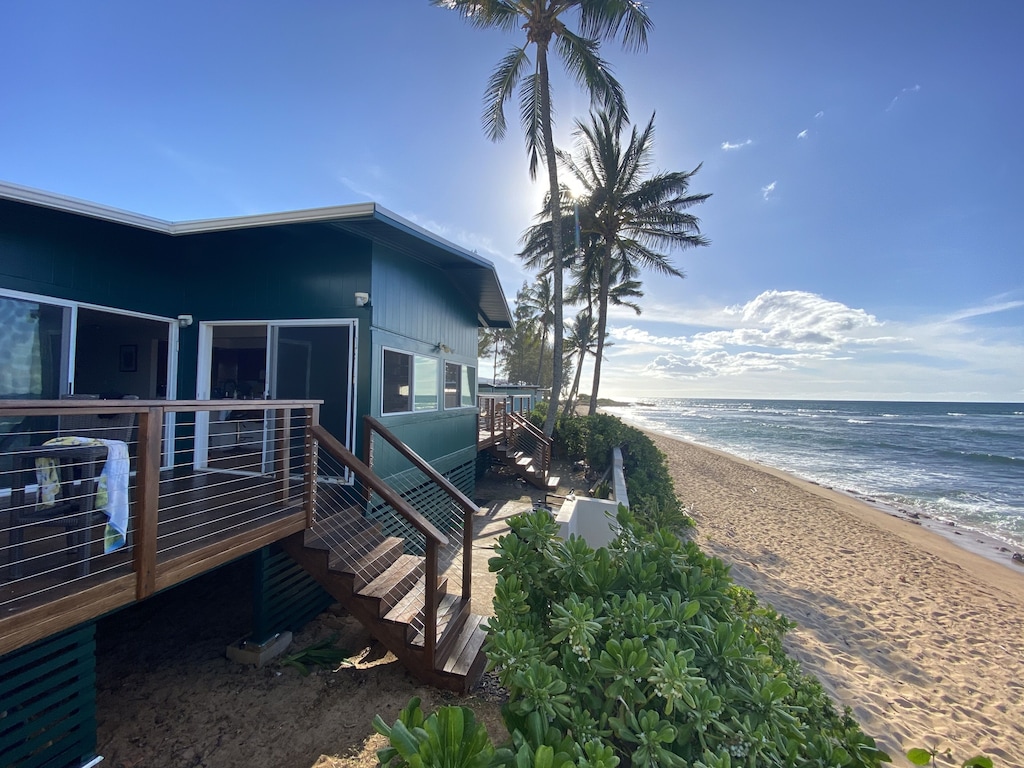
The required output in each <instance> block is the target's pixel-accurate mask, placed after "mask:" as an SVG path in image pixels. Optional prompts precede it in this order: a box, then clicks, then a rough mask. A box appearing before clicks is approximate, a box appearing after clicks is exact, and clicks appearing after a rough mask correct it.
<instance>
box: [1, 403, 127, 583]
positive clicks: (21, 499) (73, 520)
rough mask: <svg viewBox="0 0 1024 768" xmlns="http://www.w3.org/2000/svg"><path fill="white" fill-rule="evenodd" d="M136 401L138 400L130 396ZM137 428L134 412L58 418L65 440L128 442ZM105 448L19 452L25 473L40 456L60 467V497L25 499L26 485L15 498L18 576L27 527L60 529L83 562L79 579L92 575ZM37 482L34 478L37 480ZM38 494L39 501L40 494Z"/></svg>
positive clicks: (14, 570) (14, 560)
mask: <svg viewBox="0 0 1024 768" xmlns="http://www.w3.org/2000/svg"><path fill="white" fill-rule="evenodd" d="M62 399H69V400H70V399H75V400H97V399H98V396H97V395H69V396H66V397H64V398H62ZM125 399H137V398H131V397H130V398H125ZM134 427H135V414H134V413H117V414H93V413H69V414H65V415H61V416H59V417H58V419H57V433H58V435H59V436H60V437H66V436H75V437H87V438H95V439H101V440H120V441H122V442H124V443H129V442H130V440H131V435H132V430H133V429H134ZM106 455H107V449H106V448H105V447H104V446H38V447H35V448H29V449H26V450H24V451H21V452H19V455H18V458H19V460H20V461H21V469H22V470H23V471H29V470H32V471H34V469H35V461H36V459H38V458H49V459H52V460H54V462H55V463H56V468H57V474H58V479H59V481H60V485H61V496H60V497H59V498H57V499H56V500H55V501H54V503H53V505H52V506H48V507H44V506H42V505H40V503H39V499H38V498H37V499H36V502H35V503H34V504H27V503H26V501H25V490H24V486H23V485H22V484H20V483H19V484H18V485H20V486H21V487H20V488H19V489H18V491H17V492H16V493H15V495H14V497H13V498H12V502H13V503H12V505H11V518H10V520H11V529H10V547H11V557H12V562H11V568H12V573H13V575H14V577H15V578H19V577H20V576H21V574H22V569H21V565H22V560H23V557H24V534H25V530H27V529H28V528H61V529H63V530H64V534H65V541H66V545H65V551H68V552H73V553H74V558H75V559H76V560H78V563H79V575H81V576H86V575H88V573H89V561H90V549H91V545H92V531H93V529H94V528H95V529H97V530H100V531H102V530H103V526H102V525H98V523H101V522H103V521H102V520H101V518H102V517H103V515H102V514H101V513H100V512H99V511H97V510H96V508H95V507H96V504H95V502H96V482H97V478H98V477H99V475H100V471H101V470H102V468H103V461H104V460H105V459H106ZM33 480H34V477H33ZM39 493H40V492H39V491H37V497H38V496H39Z"/></svg>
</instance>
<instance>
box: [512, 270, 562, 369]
mask: <svg viewBox="0 0 1024 768" xmlns="http://www.w3.org/2000/svg"><path fill="white" fill-rule="evenodd" d="M553 303H554V302H553V300H552V289H551V275H550V274H541V275H540V276H539V277H538V278H537V281H536V282H535V283H534V284H533V285H531V286H530V287H529V288H528V289H527V290H526V291H525V292H524V293H523V294H522V298H520V300H519V307H520V308H521V309H522V310H523V311H524V312H525V313H526V314H527V316H528V317H529V322H531V323H533V324H534V325H535V326H536V327H537V329H538V330H539V331H540V356H539V358H538V360H537V385H538V386H540V383H541V382H542V381H543V380H544V377H543V376H542V375H541V373H542V371H543V368H544V348H545V346H547V342H548V332H549V331H550V330H551V326H552V325H553V324H554V319H555V314H554V311H553V308H552V306H553Z"/></svg>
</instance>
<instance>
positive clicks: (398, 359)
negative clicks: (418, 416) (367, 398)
mask: <svg viewBox="0 0 1024 768" xmlns="http://www.w3.org/2000/svg"><path fill="white" fill-rule="evenodd" d="M412 370H413V368H412V355H406V354H403V353H402V352H395V351H393V350H390V349H385V350H384V371H383V375H382V377H381V378H382V380H383V391H382V393H381V412H382V413H407V412H409V411H411V410H412Z"/></svg>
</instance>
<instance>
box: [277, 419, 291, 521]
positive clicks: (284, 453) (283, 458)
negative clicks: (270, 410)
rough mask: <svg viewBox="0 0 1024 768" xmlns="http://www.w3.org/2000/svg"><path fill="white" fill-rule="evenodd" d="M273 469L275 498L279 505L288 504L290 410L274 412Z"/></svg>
mask: <svg viewBox="0 0 1024 768" xmlns="http://www.w3.org/2000/svg"><path fill="white" fill-rule="evenodd" d="M274 431H275V432H276V433H277V437H275V438H274V452H273V457H274V459H273V467H274V476H275V477H276V478H277V497H278V500H279V501H280V502H281V504H287V503H288V497H289V483H290V482H291V468H292V456H291V454H292V411H291V408H279V409H278V410H276V411H274Z"/></svg>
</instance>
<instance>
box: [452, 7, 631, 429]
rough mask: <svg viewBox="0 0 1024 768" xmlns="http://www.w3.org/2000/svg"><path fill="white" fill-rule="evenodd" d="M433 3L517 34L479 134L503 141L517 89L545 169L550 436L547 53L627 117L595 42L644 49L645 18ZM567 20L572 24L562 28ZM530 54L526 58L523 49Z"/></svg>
mask: <svg viewBox="0 0 1024 768" xmlns="http://www.w3.org/2000/svg"><path fill="white" fill-rule="evenodd" d="M432 2H433V4H434V5H437V6H441V7H444V8H448V9H451V10H454V11H456V12H457V13H459V14H460V15H461V16H462V17H463V18H464V19H466V21H468V22H469V23H470V24H472V25H473V26H475V27H478V28H482V29H500V30H504V31H507V32H512V31H518V30H521V31H523V32H525V40H524V42H523V44H522V45H516V46H513V47H512V48H511V50H509V52H508V53H507V54H506V55H505V57H504V58H503V59H502V60H501V61H500V62H499V63H498V65H497V67H496V68H495V69H494V71H493V72H492V73H491V77H490V80H489V81H488V84H487V88H486V91H485V93H484V113H483V124H484V131H485V133H486V134H487V136H488V137H489V138H490V139H492V140H493V141H500V140H501V139H503V138H504V136H505V133H506V128H507V124H506V121H505V104H506V103H507V102H508V101H509V100H510V99H511V98H512V97H513V94H515V93H516V91H518V92H519V114H520V119H521V122H522V126H523V133H524V136H525V138H526V151H527V155H528V157H529V168H530V177H531V178H535V177H536V175H537V170H538V166H539V164H540V161H541V160H542V159H543V162H544V166H545V168H546V170H547V174H548V201H549V210H550V217H551V220H552V221H553V222H555V226H554V227H553V230H552V234H553V236H554V242H553V245H554V248H553V249H552V270H551V275H552V291H553V295H552V299H553V301H552V312H553V315H554V322H553V334H552V335H553V338H552V353H553V373H552V379H553V381H552V390H551V400H552V407H551V410H550V412H549V413H548V416H547V419H546V420H545V422H544V432H545V434H547V435H549V436H550V435H551V434H552V432H553V431H554V426H555V418H556V416H557V415H558V403H559V397H560V395H561V390H562V360H563V337H564V328H563V299H564V297H563V265H562V256H563V248H562V227H561V224H560V219H561V215H562V214H561V205H562V204H561V188H560V186H559V183H558V167H557V162H556V159H555V143H554V138H553V134H552V106H551V80H550V68H549V65H550V62H549V56H550V55H551V54H554V55H555V56H557V57H558V58H560V59H561V61H562V62H563V64H564V66H565V70H566V72H567V73H568V74H569V76H570V77H571V78H572V79H573V80H574V81H575V82H576V84H577V85H579V86H580V87H581V88H582V89H583V90H584V91H585V92H586V93H587V94H588V95H589V96H590V100H591V102H592V103H593V104H595V105H597V106H598V107H600V108H602V109H603V110H604V111H605V112H606V113H607V114H608V115H610V116H611V119H612V120H614V121H615V122H616V123H620V122H622V121H624V120H626V119H627V109H626V97H625V94H624V92H623V89H622V86H621V85H620V84H619V82H618V81H617V80H616V79H615V77H614V76H613V75H612V71H611V67H610V66H609V65H608V63H607V62H606V61H604V60H603V59H602V58H601V56H600V47H601V42H602V41H606V40H613V39H618V40H621V41H622V43H623V45H624V46H625V47H626V48H631V49H633V50H642V49H644V48H646V46H647V32H648V30H649V29H650V27H651V20H650V17H649V16H648V15H647V11H646V9H645V8H644V6H643V5H642V4H640V3H633V2H629V3H620V2H607V0H557V2H556V1H555V0H543V2H533V1H532V0H531V1H530V2H526V0H432ZM570 17H575V19H576V21H577V22H578V23H577V29H575V30H574V29H572V28H570ZM531 51H532V53H533V56H534V59H533V61H531V59H530V52H531Z"/></svg>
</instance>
